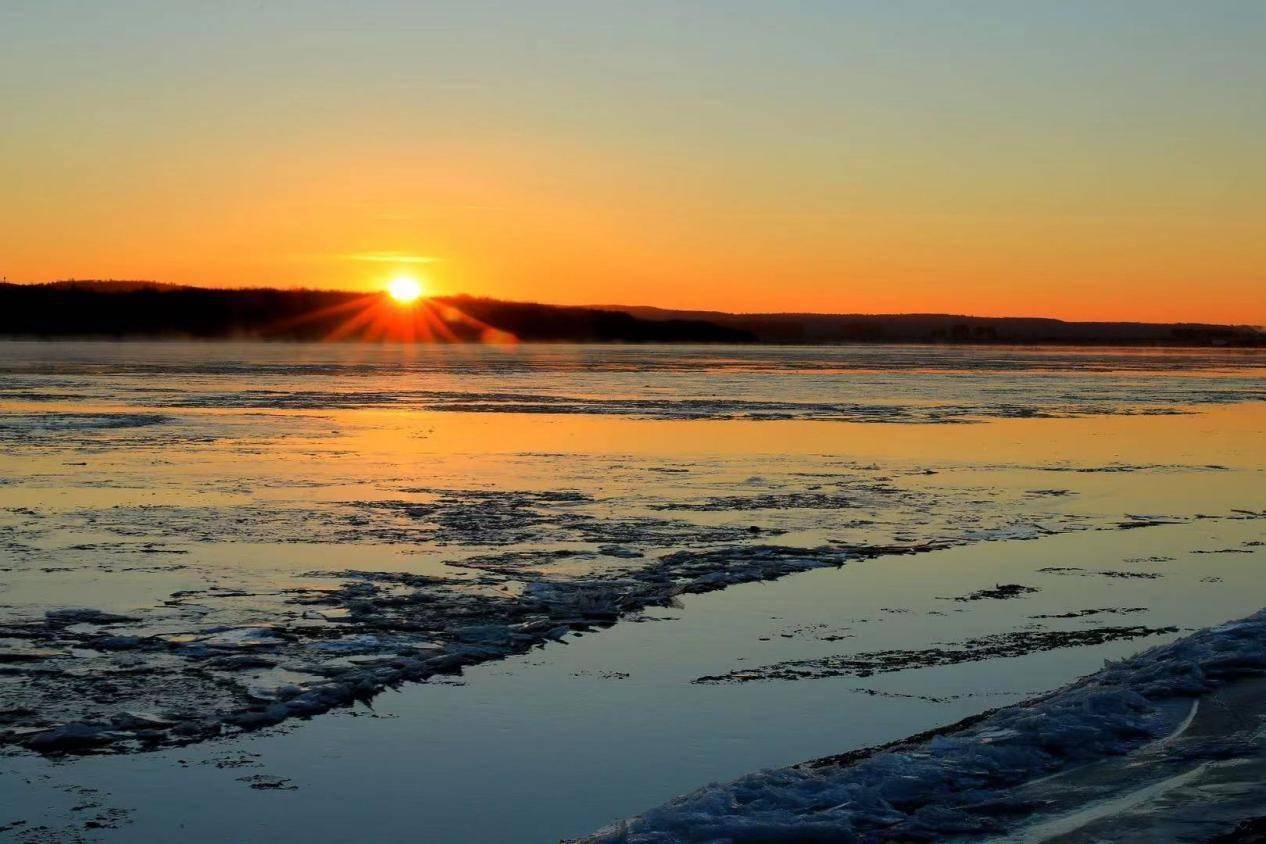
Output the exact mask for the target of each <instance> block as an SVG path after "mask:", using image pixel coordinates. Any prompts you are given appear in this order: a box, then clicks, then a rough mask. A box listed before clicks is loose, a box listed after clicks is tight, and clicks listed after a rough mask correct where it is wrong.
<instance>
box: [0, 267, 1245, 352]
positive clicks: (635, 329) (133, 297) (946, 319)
mask: <svg viewBox="0 0 1266 844" xmlns="http://www.w3.org/2000/svg"><path fill="white" fill-rule="evenodd" d="M0 337H7V338H10V339H17V338H25V339H72V338H73V339H185V340H276V341H371V342H374V341H376V342H415V343H507V342H511V343H512V342H525V343H712V344H745V343H764V344H780V345H801V344H807V345H825V344H841V343H877V344H878V343H907V344H923V343H933V344H935V343H944V344H977V345H1032V346H1038V345H1062V346H1068V345H1091V346H1173V347H1230V348H1263V347H1266V332H1263V331H1262V329H1260V328H1258V327H1254V326H1240V325H1218V324H1211V323H1145V322H1069V321H1064V320H1057V319H1042V318H1033V317H974V316H960V315H954V314H814V313H787V314H731V313H725V312H720V311H677V310H667V309H661V308H654V307H649V306H623V305H600V306H588V307H574V306H562V305H544V304H537V303H527V302H505V301H499V300H496V299H487V298H477V297H471V296H441V297H434V298H431V299H425V300H422V301H420V302H417V303H414V304H410V305H403V304H399V303H395V302H393V301H391V300H390V299H389V298H388V297H386V296H385V295H383V294H378V293H369V294H365V293H354V292H346V291H321V290H297V289H274V288H253V289H227V288H206V287H183V286H176V285H164V284H157V283H151V282H129V281H66V282H53V283H49V284H11V283H0Z"/></svg>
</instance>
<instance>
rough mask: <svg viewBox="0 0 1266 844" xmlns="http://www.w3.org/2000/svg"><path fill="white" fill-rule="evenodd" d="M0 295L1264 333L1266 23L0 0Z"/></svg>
mask: <svg viewBox="0 0 1266 844" xmlns="http://www.w3.org/2000/svg"><path fill="white" fill-rule="evenodd" d="M0 102H2V103H3V111H2V112H0V275H4V276H6V277H7V278H9V279H10V280H19V281H42V280H51V279H58V278H69V277H79V278H103V277H112V278H149V279H157V280H163V281H171V282H181V283H198V284H212V285H247V284H250V285H260V284H268V285H274V284H275V285H304V286H320V287H347V288H367V287H378V286H381V285H382V284H383V282H384V280H385V279H386V278H387V277H389V276H390V275H391V274H393V273H396V272H399V271H401V270H407V271H411V272H414V273H416V274H417V275H419V276H421V277H423V278H424V279H425V280H426V281H427V283H428V284H429V285H430V287H431V288H432V289H433V290H435V291H437V292H471V293H479V294H488V295H493V296H499V297H506V298H515V299H533V300H539V301H549V302H564V303H634V304H641V303H644V304H658V305H664V306H672V307H705V308H721V309H728V310H745V311H751V310H819V311H866V312H892V311H953V312H969V313H976V314H989V315H1017V314H1031V315H1052V316H1062V317H1067V318H1105V319H1119V318H1140V319H1156V320H1171V319H1206V320H1218V321H1233V322H1251V323H1256V324H1262V323H1266V2H1261V1H1260V0H1246V1H1245V2H1166V0H1139V2H1125V1H1124V0H1117V2H1109V0H1094V2H1067V0H1061V2H1017V0H1000V1H999V2H968V0H955V2H902V0H875V2H846V0H832V2H790V0H788V2H772V0H768V1H762V2H755V1H754V0H753V1H752V2H740V0H730V2H691V3H684V2H682V3H668V2H657V1H656V0H640V1H639V2H627V3H613V2H598V0H576V2H541V1H538V2H519V1H518V0H514V1H513V2H502V3H488V2H473V1H472V0H453V2H429V3H427V2H403V0H402V2H351V0H348V1H347V2H339V3H333V2H330V3H325V2H302V3H300V2H270V0H259V1H258V2H249V3H248V2H238V3H229V2H197V3H181V2H175V0H161V2H152V3H137V2H109V3H107V2H99V0H92V1H91V2H82V3H69V2H56V0H41V2H18V1H17V0H14V2H4V3H3V4H0Z"/></svg>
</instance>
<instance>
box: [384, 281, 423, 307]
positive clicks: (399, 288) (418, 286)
mask: <svg viewBox="0 0 1266 844" xmlns="http://www.w3.org/2000/svg"><path fill="white" fill-rule="evenodd" d="M423 292H424V291H423V290H422V282H420V281H418V280H417V279H416V278H414V277H413V276H411V275H398V276H396V277H395V278H393V279H392V280H391V281H389V282H387V295H389V296H390V297H391V298H392V299H395V300H396V301H397V302H399V303H400V304H402V305H408V304H411V303H413V302H416V301H417V300H418V299H421V298H422V294H423Z"/></svg>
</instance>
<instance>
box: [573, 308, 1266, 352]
mask: <svg viewBox="0 0 1266 844" xmlns="http://www.w3.org/2000/svg"><path fill="white" fill-rule="evenodd" d="M593 307H596V308H599V309H601V310H613V311H620V312H622V313H627V314H630V315H632V316H636V317H639V318H641V319H693V320H702V321H705V322H711V323H715V324H717V325H724V326H727V327H729V328H735V329H739V330H741V331H746V332H749V333H751V334H753V335H755V336H756V338H757V340H758V341H759V342H762V343H1004V344H1021V345H1026V344H1088V345H1172V346H1266V333H1263V332H1262V330H1261V329H1259V328H1256V327H1254V326H1246V325H1216V324H1209V323H1149V322H1067V321H1064V320H1059V319H1045V318H1041V317H976V316H963V315H957V314H814V313H767V314H732V313H726V312H723V311H687V310H670V309H665V308H655V307H650V306H645V305H629V306H625V305H594V306H593Z"/></svg>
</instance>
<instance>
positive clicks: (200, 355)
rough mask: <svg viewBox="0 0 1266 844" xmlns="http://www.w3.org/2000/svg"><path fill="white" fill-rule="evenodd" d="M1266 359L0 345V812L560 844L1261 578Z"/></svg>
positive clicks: (87, 836) (1249, 590)
mask: <svg viewBox="0 0 1266 844" xmlns="http://www.w3.org/2000/svg"><path fill="white" fill-rule="evenodd" d="M1264 375H1266V355H1263V354H1262V353H1260V352H1236V351H1217V350H1215V351H1205V350H1198V351H1196V350H1190V351H1189V350H1156V351H1153V350H1129V351H1114V350H1102V349H1031V348H1025V349H1011V348H995V347H987V348H961V347H951V348H947V347H912V346H905V347H884V346H868V347H839V348H781V347H780V348H759V347H744V348H715V347H706V348H681V347H568V346H557V347H539V346H538V347H533V346H519V347H393V346H364V345H355V344H348V345H333V344H326V345H299V344H296V345H283V344H273V345H263V344H186V343H117V344H116V343H33V342H32V343H27V342H21V343H19V342H6V343H0V557H2V559H3V563H0V730H2V731H3V732H0V736H3V740H4V746H5V748H6V750H5V755H4V756H3V757H2V758H0V837H7V838H8V839H11V840H15V841H30V842H33V841H63V840H103V841H131V840H152V841H168V840H180V841H183V842H203V841H205V842H212V841H224V840H263V839H265V838H273V839H276V840H303V841H308V842H323V841H331V842H333V841H346V840H349V839H355V838H367V839H381V840H388V839H396V838H405V837H409V838H414V839H418V840H425V841H524V842H536V841H556V840H558V839H560V838H563V837H568V836H577V835H582V834H584V833H586V832H589V831H592V830H593V829H595V828H597V827H599V826H601V825H602V824H604V823H606V822H608V821H610V820H612V819H615V818H619V817H625V816H629V815H633V814H636V813H638V812H640V811H643V810H645V809H647V808H649V807H650V806H653V805H655V804H657V803H661V802H663V801H665V800H667V799H669V798H670V797H672V796H674V795H676V794H679V793H681V792H683V791H687V790H690V789H692V788H694V787H697V786H700V785H703V784H705V783H707V782H711V781H715V780H725V779H731V778H733V777H736V776H739V775H741V774H744V773H747V772H749V771H752V770H756V769H760V768H764V767H772V766H779V765H786V764H790V763H794V762H796V761H800V760H802V759H806V758H811V757H814V756H821V755H826V754H830V753H839V752H842V751H845V750H849V749H852V748H857V747H864V746H868V745H873V744H876V743H880V742H885V741H889V740H892V739H896V738H900V737H902V736H906V735H909V734H912V733H915V732H918V731H921V730H925V729H929V728H931V727H935V726H938V725H941V724H946V723H950V722H953V721H955V720H958V719H960V718H962V717H965V716H967V715H971V714H973V713H976V712H980V711H982V710H985V709H990V708H994V707H997V706H1002V705H1006V704H1009V703H1014V702H1017V701H1019V700H1022V699H1024V698H1025V697H1027V696H1030V695H1032V694H1034V693H1037V692H1040V691H1045V690H1048V689H1052V688H1055V687H1058V686H1061V685H1063V684H1065V683H1067V682H1068V681H1069V680H1071V679H1073V678H1075V677H1077V676H1079V675H1082V674H1085V673H1087V672H1090V671H1093V670H1094V669H1096V668H1098V667H1099V666H1100V665H1101V664H1102V662H1103V660H1104V659H1105V658H1119V657H1123V656H1125V655H1128V654H1131V653H1134V652H1136V651H1138V650H1140V649H1142V648H1145V647H1148V646H1150V645H1153V644H1157V643H1160V642H1164V641H1168V640H1170V639H1173V638H1176V637H1178V636H1180V635H1182V634H1183V633H1184V632H1187V631H1189V630H1191V629H1193V628H1196V627H1202V626H1207V625H1210V624H1216V623H1218V622H1221V621H1223V620H1225V619H1228V618H1232V617H1237V616H1241V615H1245V614H1247V613H1249V612H1252V611H1254V610H1256V609H1259V608H1261V607H1262V606H1264V605H1266V579H1264V578H1262V576H1261V567H1262V565H1263V563H1266V551H1264V547H1263V545H1262V542H1263V540H1266V536H1263V533H1264V532H1263V529H1262V528H1263V525H1266V474H1264V473H1263V472H1264V469H1266V448H1263V445H1262V444H1263V442H1266V405H1263V403H1262V402H1263V400H1264V399H1266V379H1264V377H1263V376H1264ZM616 618H619V620H618V621H616V620H615V619H616ZM613 622H614V625H613ZM612 625H613V626H612ZM454 660H456V661H457V662H459V663H460V665H461V671H460V673H457V672H456V670H455V669H450V667H449V666H450V663H452V662H453V661H454ZM437 665H443V666H445V667H444V670H439V669H438V668H436V666H437ZM345 694H346V695H351V696H353V697H354V702H351V705H346V706H345V705H342V701H343V698H342V697H340V695H345ZM349 699H350V698H349ZM296 701H299V702H301V703H303V702H306V703H305V704H304V706H303V707H300V706H298V705H297V704H296ZM332 702H333V703H332ZM335 704H337V705H335ZM66 725H79V727H77V729H80V730H81V731H80V732H79V733H76V735H77V736H78V739H77V741H78V740H79V739H82V741H80V742H79V743H69V744H66V743H63V744H57V743H51V742H45V744H44V745H43V746H39V743H40V741H43V740H44V739H47V737H48V736H50V735H53V734H54V733H55V731H57V730H58V729H59V728H65V727H66ZM244 727H247V728H250V729H249V730H248V731H245V732H243V728H244ZM40 737H44V739H41V738H40ZM50 749H51V750H52V751H55V752H54V753H49V751H50ZM37 750H43V751H45V752H44V753H39V752H36V751H37Z"/></svg>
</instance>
